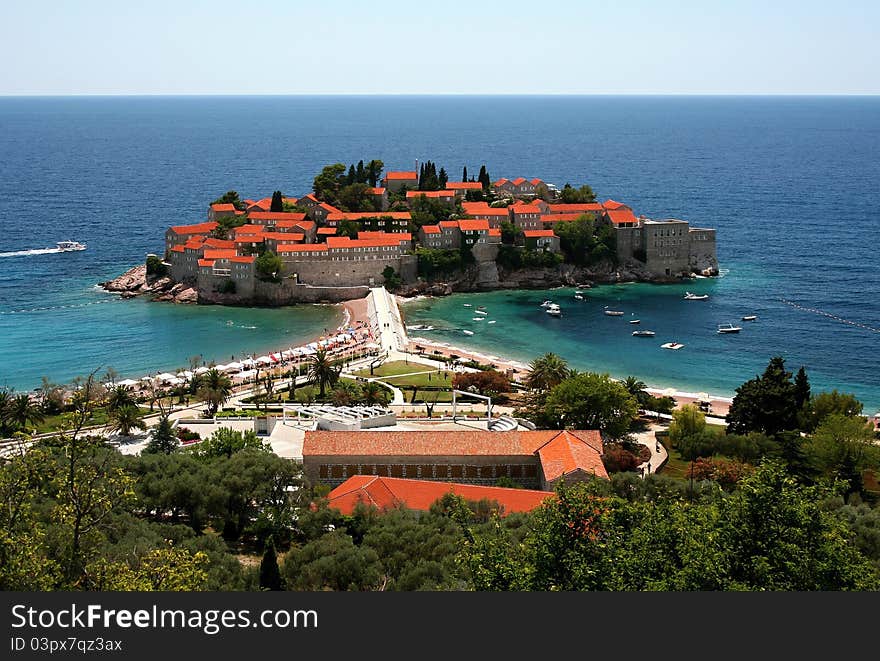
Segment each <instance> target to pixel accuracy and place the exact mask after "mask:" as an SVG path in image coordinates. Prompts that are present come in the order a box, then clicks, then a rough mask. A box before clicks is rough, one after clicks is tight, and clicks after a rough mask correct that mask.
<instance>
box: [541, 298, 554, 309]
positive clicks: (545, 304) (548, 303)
mask: <svg viewBox="0 0 880 661" xmlns="http://www.w3.org/2000/svg"><path fill="white" fill-rule="evenodd" d="M551 305H553V301H551V300H550V299H549V298H548V299H547V300H546V301H544V302H543V303H541V307H542V308H549V307H550V306H551Z"/></svg>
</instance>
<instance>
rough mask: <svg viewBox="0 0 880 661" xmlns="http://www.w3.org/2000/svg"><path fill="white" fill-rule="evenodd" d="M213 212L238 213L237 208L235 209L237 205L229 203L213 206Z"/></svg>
mask: <svg viewBox="0 0 880 661" xmlns="http://www.w3.org/2000/svg"><path fill="white" fill-rule="evenodd" d="M211 210H212V211H236V208H235V205H234V204H232V203H229V204H220V203H217V204H212V205H211Z"/></svg>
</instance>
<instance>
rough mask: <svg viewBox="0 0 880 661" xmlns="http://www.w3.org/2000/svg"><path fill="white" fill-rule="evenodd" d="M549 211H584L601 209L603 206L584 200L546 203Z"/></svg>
mask: <svg viewBox="0 0 880 661" xmlns="http://www.w3.org/2000/svg"><path fill="white" fill-rule="evenodd" d="M547 208H548V209H549V210H550V213H575V212H577V211H580V212H581V213H583V212H586V211H602V210H603V207H602V205H601V204H599V203H598V202H585V203H583V204H548V205H547Z"/></svg>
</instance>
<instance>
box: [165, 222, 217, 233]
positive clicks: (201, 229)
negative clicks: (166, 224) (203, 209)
mask: <svg viewBox="0 0 880 661" xmlns="http://www.w3.org/2000/svg"><path fill="white" fill-rule="evenodd" d="M170 229H171V231H172V232H174V233H175V234H208V233H209V232H213V231H214V230H215V229H217V223H215V222H214V221H213V220H212V221H211V222H209V223H198V224H197V225H174V226H173V227H171V228H170Z"/></svg>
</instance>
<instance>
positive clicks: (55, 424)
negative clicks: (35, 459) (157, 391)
mask: <svg viewBox="0 0 880 661" xmlns="http://www.w3.org/2000/svg"><path fill="white" fill-rule="evenodd" d="M138 412H139V414H140V417H142V418H143V417H144V416H145V415H150V410H149V409H144V408H139V409H138ZM70 415H71V414H70V413H60V414H58V415H50V416H46V419H45V420H43V422H41V423H40V424H39V425H37V428H36V432H37V433H38V434H45V433H47V432H52V431H60V430H61V429H64V428H65V427H69V426H70V422H69V418H70ZM65 418H67V419H68V422H67V423H66V424H65ZM108 420H109V417H108V414H107V410H106V409H104V408H97V409H95V410H94V411H92V415H91V416H90V417H89V419H88V420H86V423H85V426H86V427H93V426H95V425H105V424H107V421H108Z"/></svg>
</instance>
